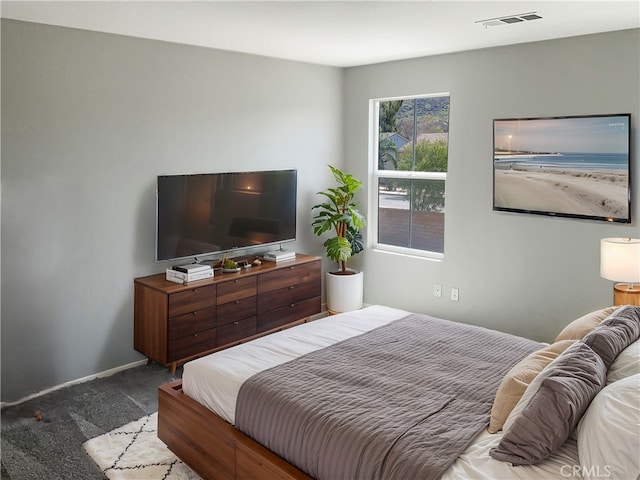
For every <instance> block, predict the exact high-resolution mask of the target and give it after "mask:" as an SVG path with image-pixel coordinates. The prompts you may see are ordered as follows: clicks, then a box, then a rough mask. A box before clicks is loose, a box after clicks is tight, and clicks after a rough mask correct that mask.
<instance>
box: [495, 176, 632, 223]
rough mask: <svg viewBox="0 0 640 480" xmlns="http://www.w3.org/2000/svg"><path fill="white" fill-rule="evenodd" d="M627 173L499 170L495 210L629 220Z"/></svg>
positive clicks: (496, 178)
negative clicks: (623, 218)
mask: <svg viewBox="0 0 640 480" xmlns="http://www.w3.org/2000/svg"><path fill="white" fill-rule="evenodd" d="M628 180H629V179H628V175H627V172H626V171H616V170H583V169H569V168H567V169H556V168H551V169H546V168H544V167H542V168H541V167H537V168H532V167H521V168H516V169H513V170H510V169H499V168H497V169H495V207H497V208H513V209H525V210H530V211H531V210H533V211H543V212H554V213H560V214H574V215H576V214H577V215H589V216H599V217H616V218H621V217H626V216H627V214H628V208H629V202H628V199H627V192H628V189H627V184H628Z"/></svg>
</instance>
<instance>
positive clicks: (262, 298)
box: [258, 281, 322, 313]
mask: <svg viewBox="0 0 640 480" xmlns="http://www.w3.org/2000/svg"><path fill="white" fill-rule="evenodd" d="M321 288H322V286H321V284H320V282H318V281H311V282H306V283H301V284H298V285H289V286H288V287H287V288H281V289H280V290H274V291H273V292H269V293H263V294H262V295H258V312H259V313H264V312H268V311H269V310H273V309H275V308H280V307H284V306H287V305H290V304H292V303H298V302H301V301H302V300H306V299H307V298H312V297H319V296H320V294H321Z"/></svg>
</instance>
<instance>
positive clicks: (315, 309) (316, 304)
mask: <svg viewBox="0 0 640 480" xmlns="http://www.w3.org/2000/svg"><path fill="white" fill-rule="evenodd" d="M319 312H320V297H319V296H318V297H314V298H309V299H307V300H303V301H302V302H298V303H292V304H291V305H287V306H286V307H281V308H276V309H275V310H270V311H268V312H266V313H264V314H261V315H259V316H258V333H261V332H265V331H267V330H271V329H272V328H277V327H281V326H283V325H285V324H287V323H289V322H293V321H295V320H300V319H302V318H305V317H308V316H310V315H314V314H316V313H319Z"/></svg>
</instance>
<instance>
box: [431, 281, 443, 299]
mask: <svg viewBox="0 0 640 480" xmlns="http://www.w3.org/2000/svg"><path fill="white" fill-rule="evenodd" d="M433 296H434V297H436V298H440V297H442V285H440V284H439V283H436V284H434V285H433Z"/></svg>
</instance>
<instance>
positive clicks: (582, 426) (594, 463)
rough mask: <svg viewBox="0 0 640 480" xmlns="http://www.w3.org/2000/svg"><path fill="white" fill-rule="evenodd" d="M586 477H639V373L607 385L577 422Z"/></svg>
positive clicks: (580, 452) (588, 479)
mask: <svg viewBox="0 0 640 480" xmlns="http://www.w3.org/2000/svg"><path fill="white" fill-rule="evenodd" d="M577 434H578V456H579V458H580V465H582V475H583V478H584V479H585V480H591V479H595V478H605V477H606V478H629V479H632V478H640V374H637V375H632V376H630V377H627V378H624V379H622V380H619V381H617V382H615V383H612V384H611V385H608V386H607V387H605V388H604V389H603V390H602V391H601V392H600V393H598V395H596V398H594V399H593V402H591V405H590V406H589V408H588V409H587V411H586V412H585V414H584V416H583V417H582V420H580V423H579V424H578V428H577Z"/></svg>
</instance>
